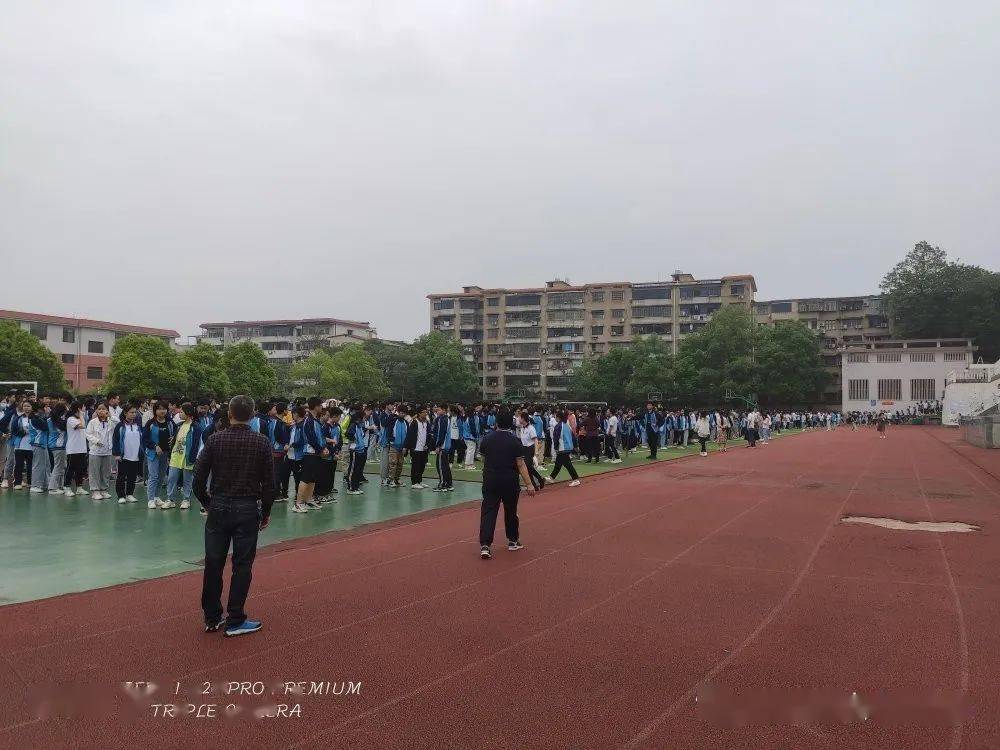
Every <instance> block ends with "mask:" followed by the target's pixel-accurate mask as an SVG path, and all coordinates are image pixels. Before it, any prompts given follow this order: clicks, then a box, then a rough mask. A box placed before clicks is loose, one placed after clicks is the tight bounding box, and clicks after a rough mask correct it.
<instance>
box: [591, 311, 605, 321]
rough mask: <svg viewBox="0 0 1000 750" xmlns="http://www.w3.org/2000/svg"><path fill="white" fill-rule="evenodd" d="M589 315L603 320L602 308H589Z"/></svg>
mask: <svg viewBox="0 0 1000 750" xmlns="http://www.w3.org/2000/svg"><path fill="white" fill-rule="evenodd" d="M590 316H591V317H592V318H596V319H597V320H604V310H591V311H590Z"/></svg>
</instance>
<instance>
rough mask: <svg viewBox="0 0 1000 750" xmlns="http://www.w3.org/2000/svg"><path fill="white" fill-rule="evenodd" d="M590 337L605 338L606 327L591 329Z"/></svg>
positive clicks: (592, 327)
mask: <svg viewBox="0 0 1000 750" xmlns="http://www.w3.org/2000/svg"><path fill="white" fill-rule="evenodd" d="M590 335H591V336H603V335H604V326H591V327H590Z"/></svg>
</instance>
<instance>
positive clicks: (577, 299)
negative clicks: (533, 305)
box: [547, 292, 583, 307]
mask: <svg viewBox="0 0 1000 750" xmlns="http://www.w3.org/2000/svg"><path fill="white" fill-rule="evenodd" d="M547 303H548V306H549V307H552V306H553V305H582V304H583V292H550V293H549V296H548V300H547Z"/></svg>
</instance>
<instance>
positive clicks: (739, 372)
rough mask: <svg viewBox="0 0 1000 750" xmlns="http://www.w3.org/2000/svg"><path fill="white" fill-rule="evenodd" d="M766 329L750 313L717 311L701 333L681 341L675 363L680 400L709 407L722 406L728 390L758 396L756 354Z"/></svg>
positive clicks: (733, 308)
mask: <svg viewBox="0 0 1000 750" xmlns="http://www.w3.org/2000/svg"><path fill="white" fill-rule="evenodd" d="M763 330H764V329H763V327H761V326H758V325H757V323H756V321H755V320H754V317H753V315H752V314H751V313H750V311H748V310H746V309H745V308H743V307H739V306H736V305H731V306H727V307H723V308H722V309H721V310H718V311H717V312H716V313H715V314H714V315H713V316H712V318H711V320H709V321H708V323H707V324H706V325H705V327H704V328H702V329H701V330H700V331H696V332H694V333H692V334H690V335H688V336H686V337H685V338H684V339H682V340H681V344H680V347H679V349H678V352H677V357H676V358H675V361H674V364H675V367H674V372H675V376H676V379H677V387H678V391H679V393H678V395H679V396H680V398H681V400H682V401H684V403H686V404H690V405H692V406H709V405H713V404H717V403H719V402H720V401H721V400H722V399H723V398H724V396H725V392H726V391H727V390H729V391H732V392H734V393H739V394H741V395H748V394H756V393H758V390H759V388H760V381H759V379H758V371H757V368H756V367H755V365H754V353H755V351H756V349H757V348H758V347H759V344H760V338H761V336H762V335H763V334H762V332H763Z"/></svg>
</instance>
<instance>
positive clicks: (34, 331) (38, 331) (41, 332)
mask: <svg viewBox="0 0 1000 750" xmlns="http://www.w3.org/2000/svg"><path fill="white" fill-rule="evenodd" d="M28 333H30V334H31V335H32V336H34V337H35V338H36V339H41V340H42V341H44V340H45V339H47V338H48V337H49V327H48V326H47V325H46V324H45V323H28Z"/></svg>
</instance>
